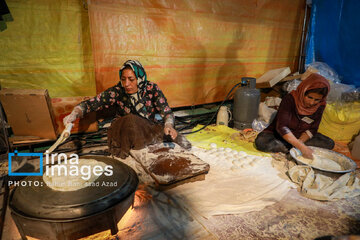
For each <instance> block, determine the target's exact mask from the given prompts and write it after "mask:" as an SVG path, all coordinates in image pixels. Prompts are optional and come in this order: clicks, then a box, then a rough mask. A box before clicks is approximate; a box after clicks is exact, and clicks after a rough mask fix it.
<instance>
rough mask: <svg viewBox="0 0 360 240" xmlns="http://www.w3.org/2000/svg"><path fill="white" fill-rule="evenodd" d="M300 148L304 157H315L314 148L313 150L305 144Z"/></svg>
mask: <svg viewBox="0 0 360 240" xmlns="http://www.w3.org/2000/svg"><path fill="white" fill-rule="evenodd" d="M299 150H300V151H301V153H302V155H303V157H304V158H308V159H314V157H313V150H311V148H309V147H308V146H306V145H303V146H302V147H301V148H300V149H299Z"/></svg>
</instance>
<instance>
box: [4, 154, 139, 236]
mask: <svg viewBox="0 0 360 240" xmlns="http://www.w3.org/2000/svg"><path fill="white" fill-rule="evenodd" d="M81 158H91V159H95V160H97V161H102V162H104V163H105V164H107V165H111V166H113V175H112V176H105V175H104V174H103V175H101V176H100V177H98V179H96V180H95V182H94V184H93V185H94V186H88V187H85V188H83V189H80V190H77V191H67V192H63V191H55V190H53V189H51V188H49V187H47V186H46V184H45V183H44V181H43V179H42V176H29V177H26V178H25V179H24V180H23V181H26V182H27V183H29V182H32V183H34V182H35V181H38V182H39V186H34V184H32V186H18V187H16V188H15V189H14V191H13V192H12V193H11V196H10V203H9V206H10V209H11V211H12V216H13V218H14V220H15V223H16V225H17V227H18V229H19V231H20V234H21V235H22V236H23V237H24V236H25V235H29V236H34V237H40V238H41V239H48V238H49V239H51V237H49V236H55V237H56V238H57V239H73V237H74V236H76V237H79V236H84V234H85V235H86V233H88V235H90V234H89V233H90V232H98V231H100V230H102V229H94V228H98V227H100V225H101V224H100V223H103V222H104V219H105V220H106V219H110V220H109V221H110V222H112V223H113V224H111V225H112V227H111V228H112V233H113V234H114V231H115V230H117V228H116V223H117V221H118V220H120V218H121V217H122V215H123V214H124V213H125V212H126V210H127V209H128V208H129V207H130V205H131V204H132V203H133V199H134V193H135V191H136V188H137V186H138V182H139V180H138V177H137V175H136V173H135V171H134V170H133V169H131V168H130V167H128V166H127V165H125V164H123V163H121V162H119V161H118V160H116V159H112V158H109V157H102V156H86V157H85V156H84V157H81ZM104 183H105V184H104ZM114 183H115V184H114ZM97 185H99V186H97ZM101 185H103V186H101ZM106 185H109V186H106ZM114 185H116V186H114ZM125 205H126V206H125ZM120 212H121V214H120ZM46 223H47V224H46ZM56 223H58V224H56ZM54 224H55V225H54ZM29 225H31V227H30V226H29ZM103 225H104V226H105V227H106V224H103ZM113 225H114V226H113ZM64 227H66V229H71V230H72V231H79V232H81V231H82V233H81V234H75V233H73V234H72V237H71V236H70V237H69V236H61V234H63V233H64V234H65V235H68V233H66V231H63V230H65V229H62V230H61V228H64ZM34 228H35V229H34ZM36 228H38V229H36ZM108 228H109V225H108ZM114 229H115V230H114ZM44 231H45V232H47V235H46V236H45V235H44V236H39V234H41V233H45V232H44ZM51 232H53V233H54V234H52V233H51ZM68 232H69V231H68ZM38 233H39V234H38ZM59 234H60V235H59ZM48 235H49V236H48Z"/></svg>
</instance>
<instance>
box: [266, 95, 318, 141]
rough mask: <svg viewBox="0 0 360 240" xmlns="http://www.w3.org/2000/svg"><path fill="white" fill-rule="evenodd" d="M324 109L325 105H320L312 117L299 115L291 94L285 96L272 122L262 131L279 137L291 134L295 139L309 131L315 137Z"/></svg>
mask: <svg viewBox="0 0 360 240" xmlns="http://www.w3.org/2000/svg"><path fill="white" fill-rule="evenodd" d="M324 109H325V105H321V106H319V108H318V109H317V110H316V112H315V113H314V114H312V115H308V116H305V115H299V114H298V113H297V110H296V105H295V100H294V97H293V96H292V95H291V94H287V95H286V96H285V97H283V99H282V101H281V104H280V106H279V110H278V112H277V115H276V116H275V118H274V121H273V122H272V123H271V124H270V125H269V126H268V127H267V128H266V129H265V130H264V131H266V132H274V133H278V134H279V135H280V136H284V135H285V134H287V133H289V132H292V133H293V134H294V136H295V137H296V138H299V137H300V136H301V134H302V133H303V132H306V131H307V130H309V131H310V132H311V134H312V135H315V134H316V133H317V130H318V128H319V124H320V121H321V117H322V114H323V112H324ZM304 117H307V118H305V120H307V122H306V121H304V120H302V119H304ZM309 119H310V120H309ZM311 121H312V122H311ZM310 122H311V123H310Z"/></svg>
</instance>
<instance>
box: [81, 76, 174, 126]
mask: <svg viewBox="0 0 360 240" xmlns="http://www.w3.org/2000/svg"><path fill="white" fill-rule="evenodd" d="M141 102H142V103H143V104H141V107H140V108H138V109H136V108H135V106H134V103H133V102H132V100H131V95H129V94H127V93H126V92H125V89H124V88H123V87H122V86H121V82H119V83H118V84H116V85H115V86H113V87H111V88H108V89H107V90H105V91H104V92H102V93H100V94H98V95H97V96H96V97H93V98H91V99H89V100H86V101H83V102H81V103H80V104H79V106H80V107H81V109H82V110H83V114H86V113H89V112H93V111H98V110H102V109H104V108H105V109H106V108H109V107H110V106H116V109H117V114H118V115H120V116H125V115H127V114H130V113H132V114H136V115H140V116H142V117H145V118H147V119H149V120H151V121H154V122H156V119H155V114H156V113H159V114H160V116H161V117H162V118H163V119H164V120H165V123H171V124H172V125H174V121H173V119H174V116H173V112H172V110H171V108H170V107H169V105H168V103H167V100H166V98H165V96H164V94H163V92H162V91H161V90H160V88H159V87H158V85H157V84H156V83H153V82H147V85H146V91H145V94H144V96H143V97H142V99H141Z"/></svg>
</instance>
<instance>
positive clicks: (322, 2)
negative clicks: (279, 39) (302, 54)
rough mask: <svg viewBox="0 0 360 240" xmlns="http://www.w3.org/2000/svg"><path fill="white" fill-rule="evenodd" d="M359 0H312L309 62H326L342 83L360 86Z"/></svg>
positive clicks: (307, 61) (308, 48) (308, 45)
mask: <svg viewBox="0 0 360 240" xmlns="http://www.w3.org/2000/svg"><path fill="white" fill-rule="evenodd" d="M359 12H360V1H359V0H313V1H312V7H311V19H310V27H309V33H308V38H307V47H306V64H310V63H312V62H314V61H318V62H325V63H327V64H328V65H329V66H330V67H332V68H333V69H334V70H335V71H336V72H337V73H338V74H339V75H340V78H341V81H342V83H345V84H349V85H355V86H357V87H360V68H359V66H360V44H359V43H360V21H359V16H358V14H359Z"/></svg>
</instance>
